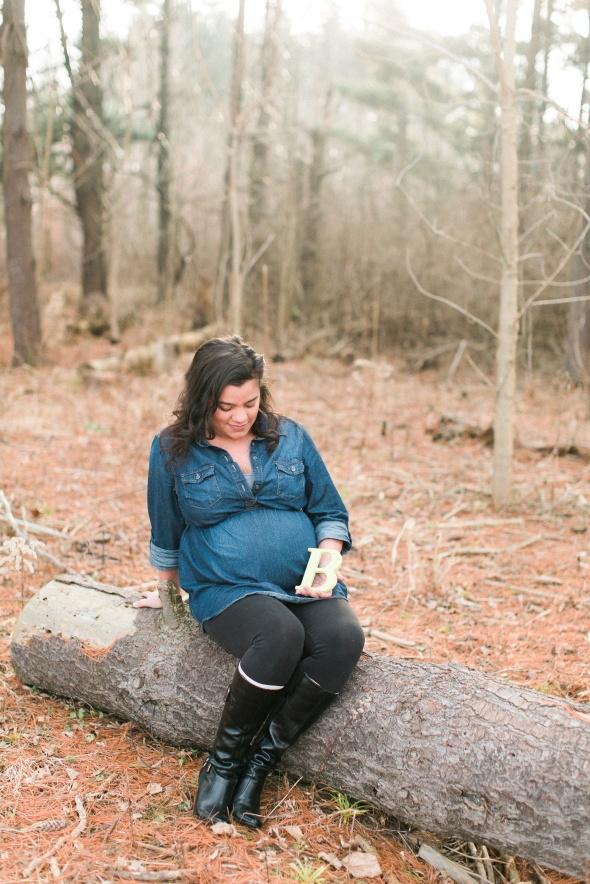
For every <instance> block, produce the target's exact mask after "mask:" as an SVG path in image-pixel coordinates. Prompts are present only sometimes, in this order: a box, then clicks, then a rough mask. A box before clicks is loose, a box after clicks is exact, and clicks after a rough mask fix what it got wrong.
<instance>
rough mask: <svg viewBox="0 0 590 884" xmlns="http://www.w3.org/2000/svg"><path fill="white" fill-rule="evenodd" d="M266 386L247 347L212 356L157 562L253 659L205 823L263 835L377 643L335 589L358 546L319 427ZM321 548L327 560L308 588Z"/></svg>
mask: <svg viewBox="0 0 590 884" xmlns="http://www.w3.org/2000/svg"><path fill="white" fill-rule="evenodd" d="M263 375H264V359H263V357H262V356H261V355H260V354H258V353H256V352H255V350H253V349H252V347H250V346H249V345H247V344H246V343H245V342H244V341H242V339H241V338H240V337H238V336H235V335H234V336H230V337H224V338H214V339H212V340H209V341H207V342H206V343H204V344H203V345H202V346H201V347H199V349H198V350H197V352H196V353H195V356H194V358H193V361H192V364H191V366H190V368H189V370H188V372H187V374H186V383H185V386H184V389H183V391H182V393H181V395H180V398H179V401H178V405H177V407H176V409H175V411H174V418H175V419H174V420H173V422H172V423H171V424H170V425H169V426H168V427H166V428H165V429H164V430H163V431H162V432H161V433H159V435H158V436H156V438H155V439H154V442H153V444H152V450H151V456H150V465H149V477H148V509H149V516H150V521H151V526H152V536H151V545H150V561H151V563H152V565H153V566H154V567H155V568H156V569H157V570H158V572H159V579H160V581H172V582H173V583H174V584H175V585H176V587H177V588H178V587H179V586H180V587H182V588H183V589H184V590H186V592H187V593H188V595H189V606H190V610H191V612H192V614H193V616H194V617H195V618H196V620H198V622H199V623H200V624H201V626H202V628H203V630H204V632H205V633H206V634H207V635H208V636H210V638H212V639H213V641H215V642H217V644H219V645H221V647H222V648H224V649H225V650H226V651H228V652H229V653H230V654H233V655H234V656H235V657H237V658H238V660H239V663H238V665H237V668H236V671H235V673H234V676H233V679H232V682H231V684H230V686H229V689H228V693H227V698H226V701H225V705H224V707H223V710H222V712H221V720H220V723H219V728H218V731H217V736H216V738H215V743H214V746H213V750H212V752H211V754H210V755H209V757H208V759H207V760H206V762H205V764H204V765H203V768H202V770H201V773H200V776H199V789H198V795H197V800H196V803H195V814H196V815H197V816H198V817H200V818H201V819H209V820H212V821H223V822H228V821H229V818H230V814H231V815H232V817H233V819H234V820H235V821H236V822H240V823H242V824H244V825H246V826H249V827H250V828H259V827H260V826H261V816H260V797H261V793H262V789H263V785H264V782H265V779H266V777H267V775H268V774H269V773H270V772H271V771H272V770H273V769H274V768H275V767H276V765H277V764H278V762H279V760H280V758H281V755H282V754H283V752H284V751H285V750H286V749H287V748H288V747H289V746H290V745H291V744H292V743H293V742H294V741H295V740H296V739H297V738H298V737H299V735H300V734H301V733H303V731H304V730H305V729H306V728H307V727H309V726H310V725H311V724H312V722H313V721H315V719H316V718H317V717H318V716H319V715H320V714H321V713H322V711H323V710H324V709H325V708H326V706H327V705H328V704H329V703H330V701H331V700H332V699H333V698H334V697H335V696H336V695H337V694H338V693H339V692H340V690H341V689H342V687H343V686H344V684H345V683H346V681H347V679H348V678H349V676H350V674H351V672H352V670H353V669H354V666H355V665H356V663H357V661H358V659H359V657H360V654H361V650H362V647H363V643H364V635H363V630H362V628H361V626H360V624H359V622H358V620H357V618H356V615H355V614H354V612H353V610H352V608H351V607H350V605H349V603H348V601H347V598H346V595H347V593H346V586H345V585H344V583H343V582H342V581H341V580H340V579H339V576H340V575H339V574H338V575H336V574H334V575H333V579H332V580H329V579H328V578H329V576H332V575H331V572H330V568H331V566H332V565H333V559H336V562H338V561H339V560H340V555H339V554H341V553H345V552H347V550H348V549H350V543H351V540H350V534H349V531H348V514H347V512H346V508H345V506H344V504H343V502H342V500H341V498H340V495H339V494H338V492H337V490H336V488H335V487H334V484H333V482H332V480H331V478H330V475H329V473H328V471H327V469H326V466H325V464H324V462H323V461H322V458H321V457H320V455H319V453H318V450H317V448H316V447H315V445H314V443H313V441H312V439H311V438H310V436H309V434H308V433H307V432H306V430H305V429H304V428H303V427H302V426H301V425H300V424H298V423H296V422H295V421H292V420H289V419H287V418H284V417H280V416H279V415H277V414H275V413H274V412H273V411H272V405H271V399H270V395H269V392H268V388H267V386H266V383H265V381H264V377H263ZM310 549H319V550H323V551H324V552H323V553H321V552H318V553H314V554H313V555H315V556H316V557H317V558H316V561H319V564H318V565H317V569H316V573H315V576H314V577H313V579H309V580H308V581H307V582H305V583H304V581H303V577H304V574H305V572H306V566H307V564H308V560H309V558H310V553H309V550H310ZM308 573H310V572H308ZM337 578H338V579H337ZM331 583H334V585H333V587H332V588H329V587H330V584H331ZM143 595H144V598H143V599H141V600H140V601H138V602H136V605H137V606H138V607H141V606H149V607H159V606H160V601H159V596H158V592H157V590H155V591H152V592H145V593H144V594H143Z"/></svg>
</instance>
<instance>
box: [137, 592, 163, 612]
mask: <svg viewBox="0 0 590 884" xmlns="http://www.w3.org/2000/svg"><path fill="white" fill-rule="evenodd" d="M141 594H142V596H143V598H142V599H138V600H137V601H136V602H133V607H134V608H161V607H162V602H161V601H160V593H159V592H158V590H157V589H144V590H143V592H142V593H141Z"/></svg>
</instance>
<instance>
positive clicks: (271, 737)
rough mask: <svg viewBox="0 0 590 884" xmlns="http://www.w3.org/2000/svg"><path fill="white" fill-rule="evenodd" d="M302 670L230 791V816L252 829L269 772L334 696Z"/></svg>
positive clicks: (258, 820)
mask: <svg viewBox="0 0 590 884" xmlns="http://www.w3.org/2000/svg"><path fill="white" fill-rule="evenodd" d="M337 696H338V695H337V694H333V693H331V692H330V691H326V690H324V688H322V687H320V685H319V684H317V682H315V681H313V680H312V679H311V678H309V677H308V676H307V675H305V673H301V679H300V680H299V682H297V684H296V685H295V687H294V689H293V690H291V691H290V692H288V691H287V692H286V693H285V695H284V698H282V699H283V702H282V704H281V705H280V706H279V708H278V709H276V710H275V711H274V712H273V713H272V714H271V717H270V719H269V721H268V722H267V724H266V726H265V728H264V730H263V731H262V734H261V736H260V737H259V738H258V739H257V740H256V741H255V743H254V745H253V747H252V751H251V754H250V757H249V759H248V763H247V765H246V769H245V770H244V772H243V774H242V776H241V777H240V780H239V782H238V784H237V786H236V788H235V791H234V793H233V807H232V815H233V818H234V820H235V821H236V822H239V823H242V824H243V825H245V826H248V827H249V828H251V829H259V828H260V827H261V825H262V820H261V817H260V796H261V795H262V789H263V787H264V782H265V780H266V778H267V776H268V774H269V773H270V772H271V771H272V770H274V768H275V767H276V766H277V764H278V763H279V760H280V758H281V756H282V754H283V752H285V750H286V749H288V748H289V746H291V745H292V744H293V743H294V742H295V740H296V739H297V738H298V737H299V736H300V735H301V734H302V733H303V731H305V730H307V728H308V727H310V725H312V724H313V722H314V721H315V720H316V718H318V717H319V715H320V714H321V713H322V712H323V711H324V709H325V708H326V706H328V705H329V704H330V703H331V702H332V700H333V699H334V698H335V697H337Z"/></svg>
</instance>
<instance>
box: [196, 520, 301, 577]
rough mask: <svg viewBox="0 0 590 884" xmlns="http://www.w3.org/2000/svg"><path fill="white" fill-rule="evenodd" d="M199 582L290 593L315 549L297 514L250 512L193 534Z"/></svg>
mask: <svg viewBox="0 0 590 884" xmlns="http://www.w3.org/2000/svg"><path fill="white" fill-rule="evenodd" d="M195 541H197V544H198V546H197V548H198V550H199V553H198V559H197V560H198V570H199V572H200V575H199V576H200V578H201V579H202V580H203V582H204V583H217V584H220V583H221V584H227V583H230V584H242V583H243V584H246V585H256V584H270V585H272V586H277V587H280V588H281V589H284V590H292V589H293V587H294V586H295V585H296V584H297V583H299V582H300V580H301V577H302V576H303V572H304V571H305V566H306V564H307V560H308V558H309V552H308V548H309V547H315V546H316V539H315V531H314V529H313V525H312V524H311V522H310V521H309V519H308V517H307V516H306V515H305V513H303V512H301V511H297V510H265V509H259V510H253V511H251V512H249V513H241V514H240V515H237V516H233V517H232V518H230V519H226V520H225V521H224V522H221V523H220V524H219V525H214V526H213V527H211V528H206V529H201V530H200V531H198V538H195Z"/></svg>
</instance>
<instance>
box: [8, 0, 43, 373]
mask: <svg viewBox="0 0 590 884" xmlns="http://www.w3.org/2000/svg"><path fill="white" fill-rule="evenodd" d="M2 14H3V22H2V56H3V61H4V125H3V129H2V145H3V150H4V169H3V186H4V212H5V221H6V264H7V270H8V285H9V290H10V318H11V322H12V332H13V337H14V355H13V360H14V362H15V364H21V363H23V362H24V363H28V364H29V365H37V364H38V363H39V362H40V361H41V359H42V356H43V345H42V340H41V321H40V317H39V306H38V303H37V284H36V281H35V259H34V256H33V242H32V234H31V207H32V201H31V189H30V186H29V168H30V166H31V157H32V151H31V145H30V143H29V133H28V130H27V62H28V52H27V37H26V31H25V3H24V0H4V6H3V13H2Z"/></svg>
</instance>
